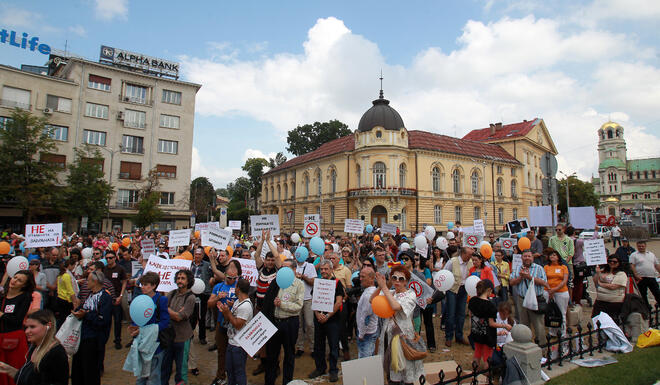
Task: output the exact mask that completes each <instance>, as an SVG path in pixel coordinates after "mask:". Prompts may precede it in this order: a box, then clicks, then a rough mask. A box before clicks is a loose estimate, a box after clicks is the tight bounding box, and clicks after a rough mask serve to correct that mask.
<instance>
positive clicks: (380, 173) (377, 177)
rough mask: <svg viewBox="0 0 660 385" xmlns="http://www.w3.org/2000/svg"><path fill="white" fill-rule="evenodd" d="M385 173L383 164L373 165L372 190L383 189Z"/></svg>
mask: <svg viewBox="0 0 660 385" xmlns="http://www.w3.org/2000/svg"><path fill="white" fill-rule="evenodd" d="M385 172H386V168H385V163H383V162H376V163H374V188H385V187H386V186H387V184H386V183H385V182H386V181H385Z"/></svg>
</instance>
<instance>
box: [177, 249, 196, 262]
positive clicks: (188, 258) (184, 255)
mask: <svg viewBox="0 0 660 385" xmlns="http://www.w3.org/2000/svg"><path fill="white" fill-rule="evenodd" d="M180 257H181V258H180V259H185V260H186V261H192V260H193V256H192V254H190V251H184V252H183V253H181V255H180Z"/></svg>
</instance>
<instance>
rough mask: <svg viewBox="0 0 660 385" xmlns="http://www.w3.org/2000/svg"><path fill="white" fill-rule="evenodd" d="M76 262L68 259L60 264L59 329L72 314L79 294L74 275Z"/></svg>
mask: <svg viewBox="0 0 660 385" xmlns="http://www.w3.org/2000/svg"><path fill="white" fill-rule="evenodd" d="M74 267H75V262H74V261H73V260H71V259H68V260H66V261H64V262H62V264H60V275H59V276H58V277H57V307H56V308H57V312H56V313H55V319H56V320H57V329H58V330H59V328H60V326H62V323H64V320H65V319H66V317H67V316H68V315H69V314H71V310H72V309H73V303H74V301H75V298H76V295H77V294H78V282H76V280H75V278H74V277H73V268H74Z"/></svg>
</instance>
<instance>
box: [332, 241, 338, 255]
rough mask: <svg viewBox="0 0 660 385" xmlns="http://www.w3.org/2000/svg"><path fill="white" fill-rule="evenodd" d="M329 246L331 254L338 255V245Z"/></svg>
mask: <svg viewBox="0 0 660 385" xmlns="http://www.w3.org/2000/svg"><path fill="white" fill-rule="evenodd" d="M331 245H332V252H333V253H336V254H339V245H338V244H336V243H332V244H331Z"/></svg>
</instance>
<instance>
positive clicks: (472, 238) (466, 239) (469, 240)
mask: <svg viewBox="0 0 660 385" xmlns="http://www.w3.org/2000/svg"><path fill="white" fill-rule="evenodd" d="M482 239H483V237H482V236H481V235H479V234H476V233H463V246H469V247H477V246H478V245H479V243H480V242H481V241H482Z"/></svg>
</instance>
